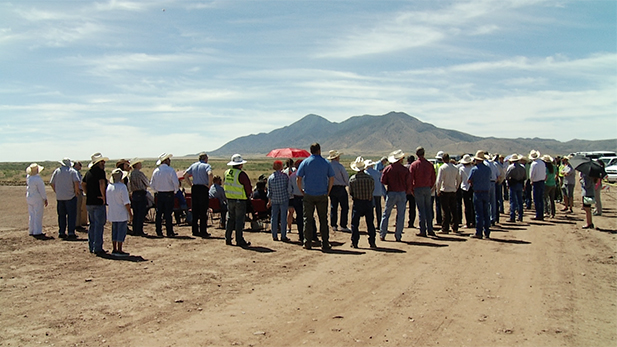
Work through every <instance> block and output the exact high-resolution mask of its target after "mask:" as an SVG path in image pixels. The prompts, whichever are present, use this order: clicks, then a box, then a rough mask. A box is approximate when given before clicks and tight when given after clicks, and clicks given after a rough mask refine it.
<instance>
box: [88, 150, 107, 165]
mask: <svg viewBox="0 0 617 347" xmlns="http://www.w3.org/2000/svg"><path fill="white" fill-rule="evenodd" d="M90 160H91V161H90V164H88V167H89V168H90V167H93V166H94V165H96V164H97V163H98V162H101V161H109V158H107V157H104V156H103V155H102V154H101V153H94V154H93V155H91V156H90Z"/></svg>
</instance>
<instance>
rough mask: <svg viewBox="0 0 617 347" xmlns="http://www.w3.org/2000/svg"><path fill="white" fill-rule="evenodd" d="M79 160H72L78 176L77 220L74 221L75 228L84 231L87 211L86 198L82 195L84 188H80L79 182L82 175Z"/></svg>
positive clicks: (86, 224) (81, 179) (86, 223)
mask: <svg viewBox="0 0 617 347" xmlns="http://www.w3.org/2000/svg"><path fill="white" fill-rule="evenodd" d="M81 168H82V165H81V162H80V161H76V162H73V169H75V171H77V176H78V177H79V193H78V194H77V220H76V222H75V229H76V230H79V231H86V229H85V228H84V227H86V226H88V211H86V199H85V197H84V190H83V189H82V188H81V182H82V181H83V176H82V175H81Z"/></svg>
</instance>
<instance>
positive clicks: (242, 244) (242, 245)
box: [238, 241, 251, 248]
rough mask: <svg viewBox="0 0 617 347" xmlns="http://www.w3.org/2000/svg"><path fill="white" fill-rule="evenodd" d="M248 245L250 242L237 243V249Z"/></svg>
mask: <svg viewBox="0 0 617 347" xmlns="http://www.w3.org/2000/svg"><path fill="white" fill-rule="evenodd" d="M250 245H251V243H250V242H248V241H244V242H240V243H238V246H239V247H242V248H245V247H248V246H250Z"/></svg>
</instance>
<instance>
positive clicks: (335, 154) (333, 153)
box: [328, 150, 343, 160]
mask: <svg viewBox="0 0 617 347" xmlns="http://www.w3.org/2000/svg"><path fill="white" fill-rule="evenodd" d="M342 154H343V153H342V152H339V151H335V150H332V151H330V152H329V154H328V160H332V159H335V158H338V157H340V156H341V155H342Z"/></svg>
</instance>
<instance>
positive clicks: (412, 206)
mask: <svg viewBox="0 0 617 347" xmlns="http://www.w3.org/2000/svg"><path fill="white" fill-rule="evenodd" d="M407 202H408V203H409V211H408V213H409V221H408V222H407V227H408V228H413V224H414V223H415V222H416V198H415V197H414V196H413V194H407Z"/></svg>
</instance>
